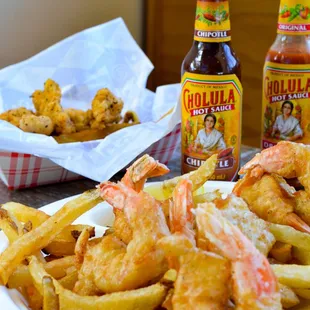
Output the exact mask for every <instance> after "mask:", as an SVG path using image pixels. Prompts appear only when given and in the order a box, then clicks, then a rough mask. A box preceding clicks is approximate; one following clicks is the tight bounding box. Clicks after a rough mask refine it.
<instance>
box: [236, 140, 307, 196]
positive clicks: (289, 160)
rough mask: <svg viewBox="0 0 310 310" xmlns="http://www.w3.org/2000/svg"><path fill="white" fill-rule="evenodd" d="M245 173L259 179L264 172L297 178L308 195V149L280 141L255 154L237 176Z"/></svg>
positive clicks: (304, 146) (298, 144) (300, 145)
mask: <svg viewBox="0 0 310 310" xmlns="http://www.w3.org/2000/svg"><path fill="white" fill-rule="evenodd" d="M247 171H250V173H251V176H254V177H261V176H262V174H263V173H264V172H267V173H275V174H277V175H280V176H282V177H284V178H287V179H290V178H295V177H297V178H298V180H299V181H300V183H301V184H302V185H303V186H304V187H305V190H306V192H308V193H310V147H309V146H306V145H303V144H300V143H294V142H288V141H281V142H279V143H278V144H277V145H275V146H273V147H271V148H269V149H266V150H263V151H262V152H261V153H260V154H257V155H256V156H255V157H254V158H253V159H252V160H250V161H249V162H248V163H247V164H245V165H244V166H243V167H242V168H241V170H240V172H239V174H245V173H246V172H247Z"/></svg>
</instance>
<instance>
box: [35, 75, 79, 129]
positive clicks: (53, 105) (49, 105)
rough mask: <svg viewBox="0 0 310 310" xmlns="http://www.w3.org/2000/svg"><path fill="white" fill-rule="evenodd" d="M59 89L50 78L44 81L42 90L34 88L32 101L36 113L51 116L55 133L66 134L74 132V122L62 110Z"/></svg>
mask: <svg viewBox="0 0 310 310" xmlns="http://www.w3.org/2000/svg"><path fill="white" fill-rule="evenodd" d="M60 100H61V89H60V87H59V85H58V84H57V83H56V82H54V81H53V80H51V79H48V80H47V81H46V82H45V83H44V90H43V91H40V90H36V91H35V92H34V93H33V94H32V102H33V104H34V106H35V108H36V111H37V115H43V116H48V117H49V118H51V120H52V122H53V124H54V128H55V132H56V134H68V133H73V132H76V128H75V125H74V123H73V122H72V121H71V118H70V116H69V115H68V114H67V113H65V112H64V110H63V108H62V106H61V104H60Z"/></svg>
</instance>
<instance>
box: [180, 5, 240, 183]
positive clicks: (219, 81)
mask: <svg viewBox="0 0 310 310" xmlns="http://www.w3.org/2000/svg"><path fill="white" fill-rule="evenodd" d="M230 41H231V30H230V15H229V2H228V1H226V0H213V1H211V0H198V1H197V10H196V21H195V32H194V42H193V45H192V48H191V49H190V51H189V53H188V54H187V56H186V57H185V59H184V61H183V64H182V94H181V109H182V173H187V172H189V171H193V170H195V169H197V168H199V167H200V166H201V165H202V164H203V163H204V162H205V160H206V159H208V158H209V157H210V156H212V155H213V154H214V153H218V157H219V162H218V166H217V169H216V171H215V174H214V176H213V177H212V179H214V180H227V181H231V180H234V179H235V178H236V177H237V173H238V168H239V157H240V143H241V108H242V86H241V83H240V79H241V69H240V62H239V60H238V59H237V57H236V55H235V53H234V51H233V49H232V47H231V43H230Z"/></svg>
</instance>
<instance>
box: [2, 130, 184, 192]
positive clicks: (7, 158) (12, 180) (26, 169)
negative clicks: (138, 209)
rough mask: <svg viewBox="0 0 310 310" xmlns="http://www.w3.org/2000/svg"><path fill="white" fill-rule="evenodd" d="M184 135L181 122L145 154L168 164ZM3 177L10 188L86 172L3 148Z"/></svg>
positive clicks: (71, 178)
mask: <svg viewBox="0 0 310 310" xmlns="http://www.w3.org/2000/svg"><path fill="white" fill-rule="evenodd" d="M179 138H180V125H177V126H176V127H175V128H174V130H173V131H172V132H170V133H169V134H168V135H166V136H165V137H164V138H162V139H161V140H159V141H158V142H156V143H154V144H153V145H151V146H150V147H149V148H148V149H147V150H146V151H145V152H143V154H149V155H150V156H152V157H154V158H155V159H156V160H159V161H160V162H161V163H164V164H168V162H169V160H170V159H171V157H172V154H173V153H174V151H175V149H176V147H177V145H178V143H179ZM0 178H1V180H2V181H3V183H4V184H5V185H6V186H7V187H8V189H9V190H15V189H23V188H28V187H36V186H40V185H47V184H53V183H61V182H67V181H74V180H78V179H82V178H83V176H81V175H79V174H76V173H74V172H72V171H69V170H67V169H64V168H63V167H61V166H59V165H57V164H55V163H54V162H52V161H51V160H49V159H46V158H41V157H37V156H34V155H30V154H21V153H14V152H4V151H0Z"/></svg>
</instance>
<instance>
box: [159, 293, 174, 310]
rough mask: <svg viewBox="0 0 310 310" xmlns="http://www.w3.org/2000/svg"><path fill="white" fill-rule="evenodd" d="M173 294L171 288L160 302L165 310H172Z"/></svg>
mask: <svg viewBox="0 0 310 310" xmlns="http://www.w3.org/2000/svg"><path fill="white" fill-rule="evenodd" d="M173 294H174V289H173V288H171V289H170V290H169V291H168V293H167V296H166V298H165V300H164V301H163V303H162V307H163V308H164V309H166V310H173V305H172V297H173Z"/></svg>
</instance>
